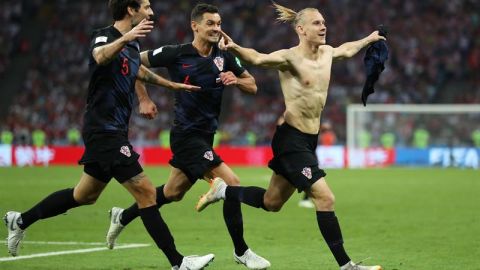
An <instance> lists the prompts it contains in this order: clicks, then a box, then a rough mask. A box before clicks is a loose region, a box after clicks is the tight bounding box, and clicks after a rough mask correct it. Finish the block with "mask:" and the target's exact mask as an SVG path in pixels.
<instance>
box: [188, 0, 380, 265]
mask: <svg viewBox="0 0 480 270" xmlns="http://www.w3.org/2000/svg"><path fill="white" fill-rule="evenodd" d="M274 5H275V8H276V10H277V12H278V14H279V18H278V20H280V21H282V22H291V23H292V24H293V26H294V28H295V31H296V33H297V34H298V37H299V39H300V42H299V44H298V45H297V46H295V47H293V48H290V49H285V50H279V51H276V52H273V53H270V54H261V53H258V52H257V51H255V50H253V49H247V48H242V47H240V46H239V45H237V44H235V43H234V42H233V40H232V39H231V38H230V37H228V36H227V35H226V34H224V33H223V40H221V41H220V47H221V48H222V49H226V50H228V51H230V52H233V53H234V54H235V55H237V56H238V57H239V58H241V59H242V60H243V61H245V62H247V63H249V64H252V65H256V66H261V67H266V68H272V69H276V70H278V71H279V76H280V83H281V87H282V92H283V96H284V99H285V107H286V111H285V113H284V117H285V122H284V123H283V124H282V125H281V126H279V127H277V130H276V132H275V135H274V136H273V140H272V149H273V155H274V157H273V159H272V160H271V161H270V163H269V167H270V168H271V169H272V170H273V172H274V173H273V175H272V178H271V180H270V186H269V187H268V189H267V190H265V189H262V188H259V187H239V186H227V185H226V184H225V183H224V181H223V180H222V179H221V178H215V179H214V180H213V182H212V186H211V188H210V190H209V191H208V192H207V193H206V194H205V195H204V196H202V198H201V199H200V201H199V202H198V204H197V210H198V211H201V210H203V209H204V208H205V207H206V206H208V205H209V204H210V203H213V202H215V201H218V200H220V199H223V200H225V201H240V202H243V203H245V204H248V205H250V206H254V207H257V208H260V207H261V208H263V209H264V210H266V211H274V212H276V211H279V210H280V209H281V208H282V206H283V204H284V203H285V202H286V201H287V200H288V199H289V198H290V196H291V195H292V194H293V192H294V191H295V189H298V190H299V191H303V190H304V191H306V192H307V193H308V194H309V196H310V197H311V198H312V200H313V202H314V204H315V208H316V215H317V222H318V227H319V229H320V232H321V234H322V236H323V238H324V239H325V241H326V242H327V244H328V246H329V248H330V250H331V252H332V254H333V256H334V257H335V259H336V261H337V263H338V265H339V266H340V269H341V270H345V269H354V270H380V269H382V268H381V267H380V266H361V265H357V264H354V263H353V262H352V261H351V260H350V257H349V256H348V255H347V253H346V251H345V249H344V247H343V239H342V233H341V231H340V226H339V223H338V220H337V217H336V216H335V212H334V207H333V205H334V198H335V197H334V195H333V193H332V191H331V190H330V188H329V187H328V185H327V182H326V180H325V175H326V174H325V172H324V171H323V170H321V169H319V167H318V161H317V158H316V156H315V148H316V146H317V139H318V132H319V122H320V116H321V113H322V110H323V108H324V106H325V101H326V99H327V92H328V85H329V81H330V74H331V67H332V63H333V61H336V60H340V59H343V58H350V57H352V56H354V55H355V54H356V53H358V52H359V51H360V50H361V49H362V48H363V47H365V46H367V45H368V44H370V43H372V42H375V41H378V40H381V39H384V38H383V37H382V36H380V35H379V34H378V32H373V33H372V34H370V35H369V36H367V37H365V38H363V39H361V40H358V41H354V42H347V43H345V44H343V45H341V46H340V47H337V48H333V47H331V46H328V45H326V44H325V36H326V33H327V27H326V25H325V19H324V18H323V16H322V14H320V12H319V11H318V10H317V9H315V8H306V9H303V10H301V11H299V12H295V11H293V10H291V9H288V8H285V7H283V6H280V5H277V4H274Z"/></svg>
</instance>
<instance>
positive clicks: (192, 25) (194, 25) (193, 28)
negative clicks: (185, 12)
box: [190, 21, 198, 32]
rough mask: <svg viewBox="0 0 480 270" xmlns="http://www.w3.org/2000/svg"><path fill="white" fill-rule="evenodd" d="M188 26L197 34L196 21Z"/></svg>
mask: <svg viewBox="0 0 480 270" xmlns="http://www.w3.org/2000/svg"><path fill="white" fill-rule="evenodd" d="M190 26H191V27H192V31H193V32H197V28H198V23H197V22H196V21H191V22H190Z"/></svg>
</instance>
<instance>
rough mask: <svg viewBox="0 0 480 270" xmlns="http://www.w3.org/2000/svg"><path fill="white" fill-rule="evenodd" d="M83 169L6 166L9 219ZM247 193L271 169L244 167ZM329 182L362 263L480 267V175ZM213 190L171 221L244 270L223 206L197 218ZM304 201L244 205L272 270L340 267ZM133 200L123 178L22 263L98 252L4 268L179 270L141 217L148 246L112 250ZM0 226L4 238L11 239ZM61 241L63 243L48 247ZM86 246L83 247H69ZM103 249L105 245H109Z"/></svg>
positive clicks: (405, 268) (181, 239) (198, 189)
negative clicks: (121, 216) (115, 209)
mask: <svg viewBox="0 0 480 270" xmlns="http://www.w3.org/2000/svg"><path fill="white" fill-rule="evenodd" d="M81 170H82V168H81V167H50V168H0V213H1V214H2V215H3V214H4V213H5V212H6V211H8V210H16V211H25V210H27V209H28V208H30V207H31V206H33V204H35V203H37V202H38V201H39V200H41V199H43V198H44V197H45V196H47V195H48V194H50V193H52V192H53V191H56V190H59V189H63V188H66V187H73V186H74V185H75V183H76V182H77V181H78V179H79V177H80V174H81ZM234 170H235V172H236V173H237V174H238V175H239V176H240V178H241V180H242V184H243V185H257V186H262V187H266V186H267V185H268V181H269V179H270V175H271V171H270V170H268V169H265V168H234ZM146 172H147V174H148V175H149V176H150V178H151V179H152V181H153V182H154V183H155V184H156V185H160V184H162V183H164V182H165V181H166V179H167V176H168V168H159V167H147V168H146ZM327 173H328V176H327V181H328V183H329V185H330V187H331V188H332V190H333V191H334V193H335V195H336V201H337V203H336V213H337V216H338V218H339V220H340V225H341V227H342V231H343V237H344V240H345V247H346V249H347V251H348V253H349V254H350V256H351V257H352V259H353V260H355V261H358V260H362V259H364V258H367V257H369V258H370V259H368V260H367V261H366V264H381V265H383V266H384V269H387V270H394V269H397V270H412V269H416V270H418V269H421V270H423V269H425V270H429V269H436V270H440V269H445V270H447V269H448V270H452V269H480V266H478V265H479V264H478V258H479V257H480V238H479V235H480V212H479V209H480V173H479V172H478V171H473V170H459V169H370V170H327ZM207 189H208V185H207V184H206V183H205V182H203V181H199V182H198V183H197V184H196V185H195V186H194V187H193V188H192V190H191V191H190V192H189V193H188V194H187V195H186V196H185V198H184V200H183V201H181V202H179V203H173V204H170V205H166V206H164V207H163V208H161V213H162V216H163V217H164V219H165V220H166V222H167V224H168V225H169V227H170V229H171V231H172V232H173V235H174V237H175V240H176V245H177V247H178V249H179V250H180V252H182V253H183V254H185V255H189V254H206V253H214V254H215V255H216V258H215V261H214V262H213V263H212V264H211V265H210V266H209V267H208V269H211V270H215V269H218V270H220V269H221V270H242V269H246V268H245V267H243V266H239V265H236V264H235V263H234V262H233V259H232V250H233V247H232V244H231V242H230V238H229V236H228V232H227V230H226V227H225V225H224V222H223V217H222V214H221V213H222V208H221V204H220V203H219V204H216V205H212V206H210V207H209V208H208V209H206V210H205V211H204V212H202V213H197V212H195V210H194V206H195V203H196V201H197V199H198V197H199V196H200V195H201V194H202V193H203V192H204V191H206V190H207ZM299 199H300V195H298V194H295V195H293V196H292V198H291V199H290V201H289V202H288V203H287V204H286V205H285V207H284V208H283V209H282V210H281V212H279V213H266V212H264V211H262V210H259V209H255V208H251V207H248V206H246V205H244V206H242V210H243V219H244V226H245V238H246V240H247V243H248V244H249V246H250V247H251V248H252V249H253V250H254V251H256V252H257V253H258V254H260V255H262V256H264V257H265V258H267V259H269V260H270V262H271V263H272V267H271V269H278V270H281V269H282V270H283V269H284V270H287V269H288V270H295V269H325V270H330V269H332V270H333V269H338V267H337V266H336V263H335V261H334V259H333V256H332V255H331V254H330V252H329V250H328V248H327V246H326V244H325V243H324V242H323V239H322V237H321V234H320V232H319V230H318V226H317V222H316V217H315V212H314V210H312V209H304V208H299V207H298V206H297V202H298V200H299ZM132 202H133V201H132V199H131V197H130V195H129V194H128V193H127V191H126V190H124V189H123V188H122V187H121V186H120V185H119V184H118V183H116V181H115V180H112V182H111V183H110V184H109V185H108V187H107V188H106V190H105V191H104V194H102V196H101V197H100V199H99V200H98V201H97V203H96V204H95V205H92V206H85V207H80V208H77V209H73V210H71V211H69V212H68V214H67V215H61V216H58V217H55V218H52V219H49V220H42V221H39V222H37V223H36V224H34V225H32V226H31V227H30V228H28V230H27V236H26V238H25V240H26V241H29V242H26V243H24V244H23V245H22V248H21V249H20V255H22V256H36V255H35V254H44V253H52V252H65V253H68V252H72V250H90V249H94V250H93V251H91V252H88V253H74V254H65V255H56V256H50V255H48V254H47V255H45V257H39V258H29V259H20V260H15V261H2V259H4V258H7V257H8V253H7V250H6V247H2V249H0V269H1V270H7V269H8V270H20V269H21V270H24V269H35V270H37V269H38V270H47V269H48V270H50V269H69V270H80V269H81V270H87V269H88V270H99V269H105V270H107V269H121V270H133V269H135V270H142V269H145V270H150V269H170V266H169V264H168V262H167V260H166V258H165V257H164V256H163V254H162V253H161V252H160V251H159V250H158V249H157V247H156V246H155V245H154V244H153V241H152V240H151V239H150V238H149V236H148V235H147V233H146V232H145V229H144V228H143V226H142V222H141V221H140V219H138V220H135V221H133V222H132V223H131V224H130V225H129V226H128V227H127V228H126V229H125V230H124V231H123V232H122V234H121V236H120V239H119V243H120V244H132V243H136V244H150V246H147V247H137V248H126V249H118V250H102V248H103V245H102V244H101V242H104V241H105V240H104V239H105V238H104V236H105V233H106V230H107V228H108V224H109V221H108V218H107V217H108V215H107V211H108V210H109V209H110V208H111V207H112V206H121V207H127V206H129V205H130V204H131V203H132ZM6 233H7V232H6V228H5V227H4V226H0V236H1V237H2V238H3V237H5V236H6ZM45 241H54V242H57V243H44V242H45ZM64 242H78V243H74V244H72V243H64ZM99 242H100V243H99Z"/></svg>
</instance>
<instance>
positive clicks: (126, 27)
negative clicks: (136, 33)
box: [113, 18, 132, 35]
mask: <svg viewBox="0 0 480 270" xmlns="http://www.w3.org/2000/svg"><path fill="white" fill-rule="evenodd" d="M113 27H115V28H116V29H117V30H118V32H120V33H122V35H125V33H127V32H128V31H130V30H132V22H131V20H129V19H127V18H125V19H123V20H120V21H115V23H114V24H113Z"/></svg>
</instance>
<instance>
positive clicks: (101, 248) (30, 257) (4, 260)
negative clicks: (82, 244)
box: [0, 242, 150, 262]
mask: <svg viewBox="0 0 480 270" xmlns="http://www.w3.org/2000/svg"><path fill="white" fill-rule="evenodd" d="M67 243H68V242H67ZM102 244H103V243H102ZM148 246H150V245H149V244H124V245H119V246H116V247H115V249H126V248H141V247H148ZM104 250H108V248H106V247H97V248H86V249H75V250H65V251H55V252H47V253H37V254H31V255H24V256H17V257H0V262H7V261H18V260H25V259H32V258H40V257H49V256H59V255H67V254H78V253H89V252H97V251H104Z"/></svg>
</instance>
